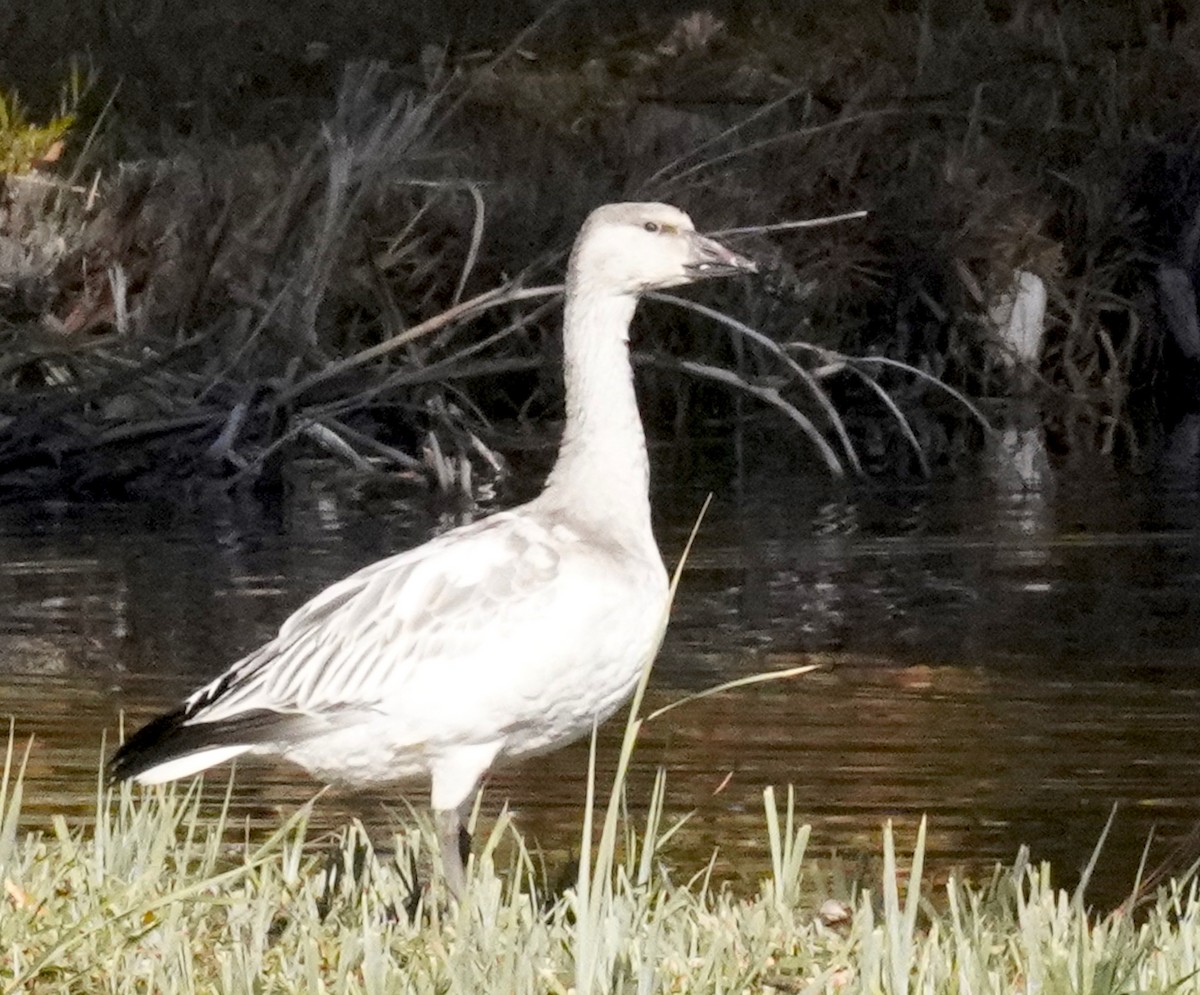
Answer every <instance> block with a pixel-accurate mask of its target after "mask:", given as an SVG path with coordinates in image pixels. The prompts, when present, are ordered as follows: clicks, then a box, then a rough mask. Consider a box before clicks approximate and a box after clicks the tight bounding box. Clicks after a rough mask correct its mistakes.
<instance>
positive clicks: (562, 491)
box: [546, 278, 650, 536]
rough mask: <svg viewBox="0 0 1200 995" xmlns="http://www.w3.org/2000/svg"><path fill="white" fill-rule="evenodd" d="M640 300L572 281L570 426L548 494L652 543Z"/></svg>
mask: <svg viewBox="0 0 1200 995" xmlns="http://www.w3.org/2000/svg"><path fill="white" fill-rule="evenodd" d="M636 306H637V298H636V297H635V296H634V295H632V294H616V293H611V292H610V293H605V292H603V291H601V290H598V289H595V288H589V287H587V286H583V285H581V281H579V280H576V279H570V278H569V279H568V282H567V296H566V307H565V313H564V317H563V375H564V381H565V387H566V426H565V428H564V431H563V439H562V445H561V448H560V450H559V455H558V461H557V462H556V463H555V466H554V470H553V471H552V472H551V475H550V479H549V481H548V482H547V487H546V490H547V492H548V493H550V494H553V495H555V496H557V497H559V498H560V499H561V498H565V500H566V502H567V503H568V504H569V507H570V509H571V511H572V512H573V513H574V514H577V515H581V516H585V517H588V518H592V519H598V520H601V521H603V522H605V523H606V525H608V526H620V525H624V526H627V527H628V528H629V529H631V530H634V531H636V532H637V533H638V534H639V535H643V534H644V535H647V536H648V535H649V523H650V508H649V483H650V470H649V462H648V459H647V456H646V437H645V433H644V432H643V430H642V421H641V417H640V415H639V413H638V407H637V397H636V395H635V394H634V389H633V370H632V368H631V366H630V362H629V326H630V322H631V321H632V319H633V312H634V309H635V308H636Z"/></svg>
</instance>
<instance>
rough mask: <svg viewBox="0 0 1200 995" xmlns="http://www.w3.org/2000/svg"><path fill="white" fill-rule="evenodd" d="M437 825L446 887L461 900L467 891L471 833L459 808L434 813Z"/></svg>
mask: <svg viewBox="0 0 1200 995" xmlns="http://www.w3.org/2000/svg"><path fill="white" fill-rule="evenodd" d="M433 820H434V822H435V823H436V825H437V834H438V846H439V849H440V850H441V852H442V868H443V870H444V871H445V874H446V887H447V888H449V889H450V894H452V895H453V896H454V897H455V898H457V899H458V900H459V901H462V898H463V895H465V894H466V891H467V872H466V866H467V857H468V856H469V855H470V853H471V835H470V833H468V832H467V827H466V826H464V825H463V823H462V818H461V817H460V816H459V814H458V809H454V808H452V809H444V810H441V811H437V812H434V813H433Z"/></svg>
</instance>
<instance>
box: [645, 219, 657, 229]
mask: <svg viewBox="0 0 1200 995" xmlns="http://www.w3.org/2000/svg"><path fill="white" fill-rule="evenodd" d="M642 227H643V228H645V229H646V231H658V222H657V221H647V222H646V223H645V224H644V225H642Z"/></svg>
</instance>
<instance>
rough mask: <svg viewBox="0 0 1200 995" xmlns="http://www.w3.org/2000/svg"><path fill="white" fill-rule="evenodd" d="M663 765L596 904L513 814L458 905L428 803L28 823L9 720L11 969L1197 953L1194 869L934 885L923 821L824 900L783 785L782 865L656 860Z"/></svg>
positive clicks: (727, 967)
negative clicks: (725, 880) (723, 872)
mask: <svg viewBox="0 0 1200 995" xmlns="http://www.w3.org/2000/svg"><path fill="white" fill-rule="evenodd" d="M659 788H660V790H656V792H655V795H654V797H653V799H652V805H651V806H650V812H649V814H648V816H647V818H646V822H645V823H644V824H643V825H642V826H640V827H636V828H635V827H634V826H633V825H632V824H631V823H630V821H629V820H628V819H625V820H624V826H625V830H626V832H627V833H628V844H627V845H625V846H623V847H618V846H617V845H616V841H615V840H609V841H607V842H606V844H605V845H606V846H607V847H609V849H608V850H607V851H606V852H605V853H604V854H602V855H600V856H603V857H604V858H605V862H606V870H605V875H606V877H605V880H604V883H603V887H594V888H593V889H592V891H591V892H590V895H589V899H588V901H589V903H590V908H589V909H587V910H586V911H585V909H584V907H583V898H582V896H581V895H580V894H578V893H577V892H574V891H568V892H567V893H566V894H565V895H564V896H563V897H561V898H560V899H558V900H557V901H554V902H553V904H547V903H546V901H545V896H544V895H542V894H539V893H538V892H537V891H536V890H535V887H534V883H535V881H536V879H537V875H536V873H535V871H534V861H533V859H532V857H531V855H530V853H529V851H528V850H527V848H526V846H525V843H524V841H523V840H522V838H521V837H520V835H519V834H518V833H517V832H516V831H515V830H514V829H513V827H512V825H511V823H510V822H509V821H508V819H507V818H505V817H501V819H500V820H498V822H497V824H496V826H495V827H494V829H493V830H492V832H491V834H490V836H489V837H488V838H487V840H486V841H485V842H484V844H483V845H482V846H481V847H480V848H479V850H478V853H477V856H476V858H475V866H474V868H473V879H472V887H471V889H470V893H469V895H468V897H467V899H466V901H465V902H464V903H463V904H462V905H460V906H450V907H448V906H447V904H446V903H445V902H444V901H443V900H442V898H441V895H440V892H439V890H438V889H436V888H435V889H433V890H432V891H427V890H418V891H417V892H416V893H415V894H414V892H413V891H412V887H413V881H412V872H411V870H410V868H411V867H413V866H417V867H421V868H422V876H423V877H424V876H426V874H427V868H428V865H429V861H435V860H436V854H437V847H436V845H435V844H434V841H433V837H432V832H431V831H430V827H429V826H427V825H424V824H422V825H421V826H420V829H419V831H413V832H408V833H405V834H404V835H401V836H399V837H397V839H396V841H395V845H396V853H395V856H394V858H388V859H383V858H380V857H378V856H377V855H376V854H375V853H374V851H373V850H372V849H371V847H370V844H369V843H368V842H367V841H366V839H365V837H364V836H363V835H362V833H361V832H360V831H359V830H357V829H354V830H351V831H349V832H348V833H347V834H346V836H345V838H344V839H343V840H342V841H341V842H340V844H339V845H337V846H335V847H333V848H332V851H331V850H330V848H328V847H316V846H313V844H312V841H306V835H305V829H306V820H307V815H308V808H307V807H306V808H303V809H301V810H300V811H299V812H298V813H297V814H296V815H295V816H294V817H293V818H291V819H290V820H289V821H288V822H286V823H285V824H284V825H283V826H282V827H281V828H280V829H279V830H278V832H276V833H275V834H274V835H273V836H271V837H270V838H269V839H266V840H265V841H259V842H244V843H242V844H239V845H236V846H231V845H230V844H229V839H230V836H231V832H230V830H231V827H230V826H229V825H228V823H227V821H226V820H225V818H224V816H223V815H222V816H218V817H216V818H213V817H212V815H211V814H205V812H204V810H203V809H202V807H201V804H200V798H199V793H198V792H197V791H196V790H186V791H183V790H171V791H157V792H154V793H146V794H144V795H141V794H137V793H134V792H131V791H130V790H128V789H122V790H120V791H118V792H112V791H102V792H100V794H99V797H98V802H97V823H96V826H95V829H94V831H92V832H90V833H86V834H85V833H83V832H82V831H69V830H68V829H67V827H66V825H65V823H63V822H62V821H58V822H56V824H55V826H54V827H53V829H52V830H51V831H49V832H48V833H45V834H42V833H29V834H20V833H18V832H17V831H16V829H15V827H16V816H17V813H18V811H19V808H20V789H21V758H20V756H19V753H18V751H16V750H14V749H13V746H12V743H11V740H10V747H9V752H8V758H7V762H6V764H5V771H4V781H3V785H2V787H0V794H2V798H3V805H4V808H3V810H2V811H0V881H2V882H3V887H4V894H3V895H2V896H0V903H3V904H4V906H5V907H4V909H3V914H0V992H4V993H6V995H7V993H14V992H18V991H20V992H89V993H92V992H113V993H118V992H131V993H133V992H138V993H142V992H151V991H152V992H162V993H167V995H170V993H177V992H247V993H249V992H267V991H269V992H306V993H312V992H330V993H343V992H345V993H350V992H355V993H357V992H364V993H375V992H447V991H455V992H487V993H491V992H504V993H526V992H528V993H538V995H544V993H553V992H568V991H578V992H593V993H599V992H664V993H665V992H743V991H754V992H758V991H767V992H770V991H779V992H800V993H807V992H813V993H815V992H833V991H837V992H871V993H879V992H886V993H894V995H907V993H909V992H945V993H968V992H981V993H982V992H988V993H990V992H997V993H998V992H1014V991H1016V992H1029V993H1033V992H1046V993H1050V992H1063V993H1065V992H1110V991H1111V992H1118V991H1120V992H1166V991H1171V990H1174V989H1177V988H1179V989H1182V988H1184V987H1185V986H1188V985H1189V984H1190V983H1191V982H1190V980H1189V979H1192V978H1194V976H1195V975H1196V972H1197V970H1198V969H1200V962H1198V958H1200V953H1198V951H1200V900H1198V898H1197V894H1196V889H1195V886H1194V884H1188V885H1179V884H1172V885H1171V886H1170V887H1167V888H1164V889H1162V890H1160V891H1159V892H1158V894H1157V897H1156V898H1155V900H1154V902H1153V904H1152V905H1151V906H1150V907H1149V909H1148V911H1147V913H1146V915H1145V916H1144V921H1142V922H1141V923H1140V924H1138V923H1135V922H1134V921H1133V920H1132V919H1131V918H1130V917H1129V916H1128V915H1121V914H1113V915H1111V916H1108V917H1106V918H1098V917H1096V916H1094V915H1089V913H1088V911H1087V910H1086V908H1085V906H1084V904H1083V903H1082V901H1080V900H1078V899H1077V898H1072V896H1070V895H1068V894H1066V893H1065V892H1062V891H1059V890H1056V889H1055V888H1053V887H1052V885H1051V883H1050V876H1049V869H1048V868H1047V867H1045V866H1043V867H1032V866H1028V865H1027V864H1025V863H1024V862H1020V861H1019V862H1018V864H1017V866H1015V867H1013V868H1010V869H997V871H996V872H995V874H994V876H993V877H992V878H991V880H990V881H987V882H984V883H982V884H980V885H969V884H964V883H962V882H959V881H956V880H951V881H950V882H949V883H948V884H947V885H946V887H945V890H944V892H940V891H939V892H938V893H934V892H932V891H924V890H922V882H921V880H920V877H919V866H920V861H921V846H922V843H921V842H920V841H919V842H918V847H917V852H916V854H915V855H914V857H913V866H912V873H911V874H910V875H905V874H904V872H903V871H902V870H901V869H900V865H901V862H902V861H901V859H900V857H899V855H897V853H896V850H895V846H894V843H893V837H892V834H891V831H890V828H887V829H885V831H884V840H883V849H884V866H885V872H884V877H883V880H882V881H881V882H880V883H879V886H878V887H877V888H875V887H873V888H871V889H863V890H861V891H860V892H859V893H858V894H856V895H855V896H853V899H852V903H851V912H852V914H851V915H850V916H849V917H848V918H847V919H846V920H845V921H844V922H833V923H832V924H827V922H828V921H829V917H828V916H827V917H826V918H825V919H822V917H821V916H820V915H818V914H817V912H816V908H817V905H818V904H819V901H820V898H821V896H822V889H823V886H824V885H823V879H822V878H821V876H820V875H819V874H814V873H813V872H812V870H811V865H810V864H809V863H808V862H806V860H805V855H804V851H805V843H806V841H807V835H808V831H807V828H806V827H803V826H800V825H799V820H798V818H797V813H796V810H795V804H794V799H793V798H792V797H791V795H790V793H789V796H788V799H787V802H786V804H784V805H783V806H782V811H780V810H779V806H777V804H776V801H775V799H774V797H773V795H772V793H770V792H768V794H767V799H766V801H767V818H766V826H767V832H766V833H765V834H764V844H763V845H764V847H765V848H767V849H769V851H770V855H771V862H772V868H773V870H772V873H771V875H770V876H769V877H768V878H767V879H766V880H764V881H763V882H762V883H761V885H760V887H759V889H758V890H757V891H756V892H754V893H752V894H749V895H738V894H736V893H734V892H733V891H732V890H730V889H729V888H727V887H724V886H720V885H717V884H714V882H713V881H712V879H711V878H710V876H709V874H708V873H707V871H706V870H705V869H704V868H700V869H699V870H698V872H697V873H696V874H695V875H694V876H693V877H691V878H686V879H680V880H679V881H676V880H673V879H672V878H671V877H670V876H668V874H667V873H666V872H665V871H664V869H663V868H662V867H661V866H660V865H659V863H658V860H657V854H658V852H659V849H660V847H661V846H662V845H663V843H664V842H665V840H666V838H667V837H669V835H670V830H669V829H666V830H664V829H663V828H662V827H663V825H664V821H663V820H664V812H663V810H662V794H661V783H660V786H659ZM501 844H505V845H504V846H503V847H502V846H501ZM502 851H507V852H508V853H510V854H511V856H510V857H508V858H507V859H506V860H505V861H500V860H499V858H498V854H499V853H500V852H502ZM591 880H592V882H593V883H596V878H595V876H594V875H593V877H592V879H591ZM585 924H586V926H585ZM597 954H599V956H596V955H597Z"/></svg>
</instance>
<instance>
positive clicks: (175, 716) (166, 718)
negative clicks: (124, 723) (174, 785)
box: [105, 708, 187, 783]
mask: <svg viewBox="0 0 1200 995" xmlns="http://www.w3.org/2000/svg"><path fill="white" fill-rule="evenodd" d="M186 718H187V709H186V708H177V709H176V710H175V711H173V712H168V713H167V714H165V715H160V716H159V717H158V718H156V719H152V720H151V721H149V722H147V723H146V724H145V725H144V726H142V727H141V728H140V729H139V730H138V731H137V732H135V733H134V734H133V735H132V736H130V737H129V739H127V740H125V742H124V743H122V744H121V746H120V747H119V748H118V750H117V752H116V753H114V754H113V755H112V757H111V758H110V759H109V761H108V764H107V766H106V768H105V774H106V775H107V777H108V781H109V783H115V782H117V781H127V780H129V779H130V778H131V777H137V776H138V775H139V774H141V773H142V772H143V771H147V770H149V769H150V768H151V767H155V766H157V765H158V764H160V763H164V762H165V761H167V760H173V759H174V758H175V757H178V756H179V755H180V754H181V753H182V752H186V751H181V750H180V749H179V745H180V744H179V743H178V738H179V737H178V733H179V730H180V728H181V727H182V726H183V722H184V719H186Z"/></svg>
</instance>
